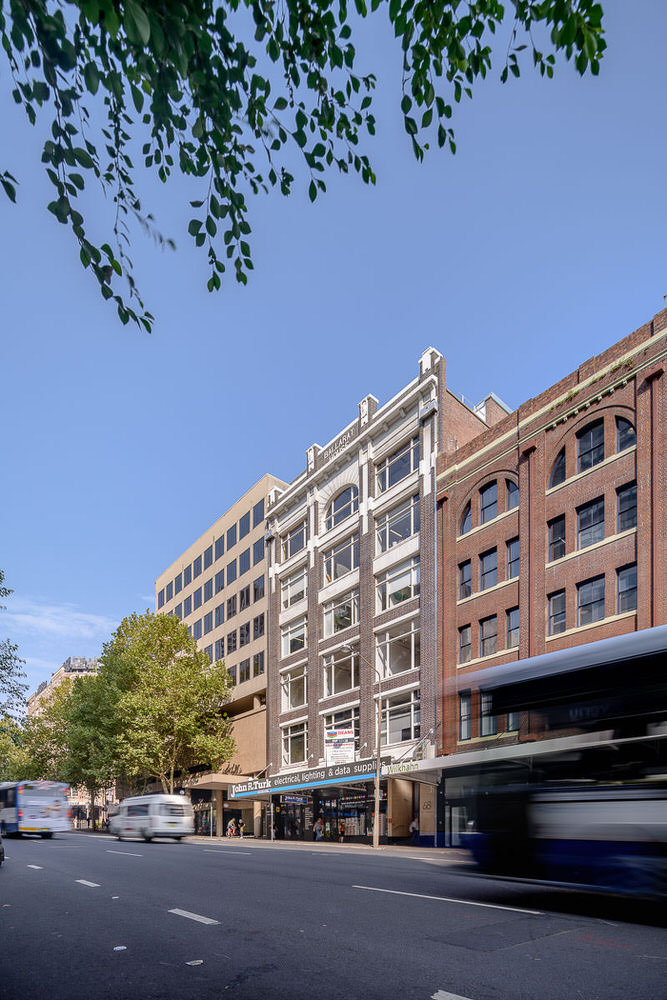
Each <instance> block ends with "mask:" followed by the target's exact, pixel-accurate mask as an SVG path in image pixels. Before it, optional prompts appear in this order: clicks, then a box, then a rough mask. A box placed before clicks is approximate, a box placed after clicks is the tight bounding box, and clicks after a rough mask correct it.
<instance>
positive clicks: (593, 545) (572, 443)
mask: <svg viewBox="0 0 667 1000" xmlns="http://www.w3.org/2000/svg"><path fill="white" fill-rule="evenodd" d="M666 358H667V310H666V311H663V312H661V313H658V314H657V315H656V316H655V317H654V318H653V320H651V322H650V323H647V324H645V325H644V326H642V327H641V328H640V329H638V330H636V331H635V332H634V333H632V334H631V335H630V336H628V337H626V338H625V339H624V340H621V341H619V343H617V344H614V345H613V346H612V347H610V348H609V349H608V350H607V351H604V352H603V353H602V354H600V355H598V356H597V357H595V358H591V359H590V360H588V361H586V362H584V363H583V364H582V365H580V367H579V368H578V369H577V370H576V371H575V372H573V373H571V374H570V375H568V376H567V377H566V378H564V379H562V380H561V381H560V382H558V383H557V384H556V385H554V386H552V387H551V388H549V389H547V390H546V391H545V392H543V393H541V394H540V395H539V396H537V397H535V398H534V399H530V400H528V401H527V402H526V403H524V404H523V405H522V406H520V407H519V409H518V410H517V411H516V412H514V413H512V414H510V415H507V416H502V415H501V414H499V412H498V409H497V408H495V402H494V404H493V407H492V408H490V409H489V408H488V407H487V419H488V423H489V424H490V425H491V426H489V428H488V429H487V430H484V431H483V432H482V433H481V434H479V435H478V436H477V437H476V438H474V440H471V441H469V442H468V443H466V444H464V445H462V446H460V447H458V448H457V449H456V450H455V451H452V450H451V449H447V448H446V447H441V453H440V456H439V459H438V471H437V504H438V536H439V550H438V567H439V586H438V602H439V615H438V617H439V622H440V628H439V646H440V662H441V668H442V678H441V679H442V688H441V706H442V712H443V717H444V726H443V728H442V730H441V733H442V736H441V740H440V744H439V750H440V752H444V753H453V752H455V751H457V750H463V749H465V748H467V747H474V748H479V747H481V746H485V745H493V744H494V743H498V744H500V745H506V744H507V742H508V741H509V742H511V741H513V740H517V739H519V732H518V731H516V729H515V724H516V720H508V719H506V718H503V717H501V718H499V719H498V720H497V732H496V733H495V734H493V735H486V736H482V735H481V731H480V726H481V706H480V698H479V692H478V691H476V689H475V673H476V671H477V670H479V669H483V668H485V667H487V666H495V665H496V664H501V663H504V662H509V661H511V660H516V659H522V658H525V657H529V656H534V655H537V654H540V653H544V652H550V651H552V650H557V649H565V648H570V647H572V646H576V645H580V644H582V643H587V642H593V641H595V640H597V639H604V638H608V637H610V636H616V635H622V634H624V633H626V632H630V631H634V630H637V629H644V628H650V627H652V626H655V625H660V624H664V623H666V622H667V580H666V574H667V551H666V549H667V421H666V420H665V412H666V408H667V389H666V384H667V382H666V378H665V363H666ZM592 425H593V426H592ZM595 425H597V426H595ZM632 429H634V431H635V434H636V443H635V442H634V441H633V434H632ZM442 443H443V445H444V443H445V442H444V440H443V442H442ZM561 455H562V456H563V461H564V465H563V468H562V481H558V480H559V479H560V478H561V476H559V475H558V474H557V472H555V466H556V463H557V460H558V459H559V456H561ZM494 482H495V483H496V484H497V506H496V508H495V509H494V508H493V507H492V506H491V507H489V509H488V510H487V514H490V515H491V516H489V517H488V518H487V519H486V520H485V521H484V523H482V510H481V504H482V499H483V495H482V493H481V491H483V490H485V488H486V487H488V486H489V484H492V483H494ZM510 483H512V484H515V486H518V489H519V493H518V503H517V505H516V506H511V503H512V501H511V499H510V497H509V493H508V491H509V490H511V489H512V487H510V486H509V485H508V484H510ZM632 483H636V515H634V517H633V515H632V510H631V509H630V510H629V511H627V512H625V513H623V514H622V516H621V513H619V504H626V503H628V502H629V500H628V498H630V497H631V496H632V494H631V492H627V493H619V491H622V490H623V488H624V487H628V486H629V485H630V484H632ZM484 495H485V496H486V497H487V499H488V498H489V496H492V491H491V493H485V494H484ZM587 504H589V505H590V506H589V507H588V509H587V510H586V509H585V510H583V511H582V507H585V505H587ZM468 505H470V508H469V510H470V514H469V521H468V520H467V519H466V515H467V511H468ZM561 517H564V528H565V530H564V536H563V538H562V540H561V538H560V523H561V522H559V521H558V519H559V518H561ZM587 519H588V520H587ZM591 520H592V522H594V523H593V527H590V525H589V522H591ZM464 522H465V523H464ZM633 522H636V523H633ZM550 525H553V532H552V535H550ZM516 539H518V541H519V551H520V554H519V561H518V573H515V572H512V573H510V570H509V567H508V543H509V542H511V541H513V540H516ZM553 539H555V540H556V544H555V545H554V546H552V547H550V540H552V541H553ZM494 549H495V550H496V553H497V580H496V582H495V583H493V584H492V585H491V586H487V587H483V584H484V583H489V582H490V581H491V582H492V581H493V576H492V573H487V575H486V576H485V578H484V580H482V577H481V573H482V570H483V569H484V568H486V569H487V570H488V567H489V565H490V564H491V565H492V563H493V557H492V556H491V557H490V560H489V559H487V560H486V561H485V562H484V564H483V565H482V562H481V557H482V556H483V555H485V554H487V553H492V552H493V550H494ZM467 562H470V584H469V585H468V584H467V573H468V570H467V567H465V564H466V563H467ZM633 566H636V599H635V600H633V598H632V594H631V593H628V592H626V591H625V590H624V591H622V595H619V587H624V586H625V585H626V584H627V582H628V581H630V582H631V580H632V571H631V570H630V569H629V568H630V567H633ZM625 569H628V572H627V573H624V574H622V575H621V576H620V577H619V571H620V570H625ZM462 574H463V575H462ZM593 580H595V581H597V582H596V584H595V585H590V586H588V587H586V586H584V587H582V586H581V585H582V584H586V583H587V581H593ZM602 581H604V593H603V595H602ZM468 587H469V591H470V593H468ZM563 591H564V598H562V597H561V596H560V595H561V593H562V592H563ZM550 598H552V600H551V603H550ZM589 598H590V600H592V601H593V604H590V603H588V602H589ZM516 608H518V618H519V633H518V645H517V644H516V642H515V641H514V639H515V633H512V635H511V636H510V635H508V618H507V616H508V612H509V611H511V610H512V609H516ZM563 611H564V619H563ZM494 616H495V617H496V625H497V629H496V631H497V640H496V648H495V651H494V650H493V642H492V641H489V640H487V643H486V645H485V648H484V649H483V648H482V646H481V642H482V628H484V629H485V630H486V631H485V633H484V634H485V635H487V636H488V635H491V636H492V633H493V617H494ZM589 619H590V620H589ZM482 623H489V624H485V625H484V626H482ZM467 626H469V627H470V649H469V651H468V649H467V643H466V640H467V633H465V632H464V633H462V632H461V630H462V629H465V628H466V627H467ZM462 644H463V648H462ZM467 691H470V694H471V700H470V719H471V731H470V737H469V738H465V739H461V738H460V736H461V731H460V718H459V711H460V701H459V695H460V694H461V693H462V692H467ZM525 724H526V720H525V719H522V720H521V722H520V727H524V726H525ZM529 735H535V734H529V733H527V732H525V731H524V728H520V736H521V738H525V737H526V736H529Z"/></svg>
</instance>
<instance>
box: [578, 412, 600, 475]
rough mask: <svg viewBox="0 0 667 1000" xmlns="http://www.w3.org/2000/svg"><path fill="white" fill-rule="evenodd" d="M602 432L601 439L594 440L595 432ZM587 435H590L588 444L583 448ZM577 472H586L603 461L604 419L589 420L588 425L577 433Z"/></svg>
mask: <svg viewBox="0 0 667 1000" xmlns="http://www.w3.org/2000/svg"><path fill="white" fill-rule="evenodd" d="M600 430H601V431H602V439H601V440H596V439H595V432H596V431H600ZM588 435H591V440H590V442H586V447H584V442H585V439H586V438H587V436H588ZM576 438H577V472H587V471H588V470H589V469H594V468H595V466H596V465H599V464H600V462H603V461H604V418H603V417H599V418H598V419H597V420H591V421H590V423H588V424H586V426H585V427H582V429H581V430H580V431H577V434H576Z"/></svg>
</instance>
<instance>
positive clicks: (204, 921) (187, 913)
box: [169, 910, 220, 924]
mask: <svg viewBox="0 0 667 1000" xmlns="http://www.w3.org/2000/svg"><path fill="white" fill-rule="evenodd" d="M169 913H175V914H176V916H177V917H187V918H188V920H196V921H197V922H198V923H200V924H219V923H220V921H219V920H211V918H210V917H202V916H201V914H199V913H190V911H189V910H169Z"/></svg>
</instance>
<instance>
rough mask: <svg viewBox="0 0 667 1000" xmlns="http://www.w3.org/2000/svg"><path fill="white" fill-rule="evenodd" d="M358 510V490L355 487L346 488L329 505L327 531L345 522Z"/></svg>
mask: <svg viewBox="0 0 667 1000" xmlns="http://www.w3.org/2000/svg"><path fill="white" fill-rule="evenodd" d="M358 510H359V490H358V489H357V487H356V486H348V487H347V489H345V490H343V492H342V493H339V494H338V496H337V497H336V498H335V500H333V501H332V503H331V504H329V509H328V511H327V531H329V529H330V528H334V527H335V526H336V525H337V524H340V523H341V522H342V521H345V520H346V519H347V518H348V517H350V516H351V515H352V514H356V512H357V511H358Z"/></svg>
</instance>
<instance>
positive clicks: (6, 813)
mask: <svg viewBox="0 0 667 1000" xmlns="http://www.w3.org/2000/svg"><path fill="white" fill-rule="evenodd" d="M71 827H72V824H71V810H70V804H69V786H68V785H66V784H63V783H62V782H60V781H4V782H2V783H0V833H1V834H2V835H3V836H4V835H5V834H12V833H14V834H19V835H20V834H22V833H37V834H39V835H40V836H41V837H52V836H53V834H54V833H58V832H61V831H63V830H70V829H71Z"/></svg>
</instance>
